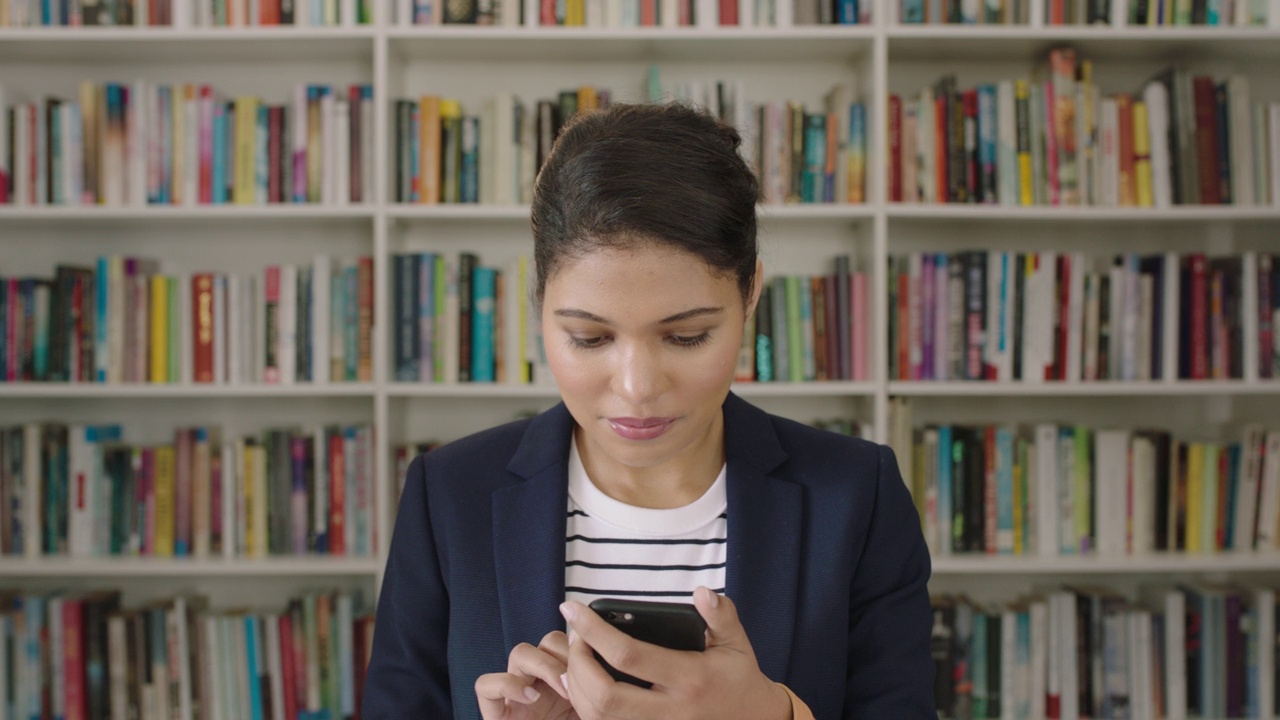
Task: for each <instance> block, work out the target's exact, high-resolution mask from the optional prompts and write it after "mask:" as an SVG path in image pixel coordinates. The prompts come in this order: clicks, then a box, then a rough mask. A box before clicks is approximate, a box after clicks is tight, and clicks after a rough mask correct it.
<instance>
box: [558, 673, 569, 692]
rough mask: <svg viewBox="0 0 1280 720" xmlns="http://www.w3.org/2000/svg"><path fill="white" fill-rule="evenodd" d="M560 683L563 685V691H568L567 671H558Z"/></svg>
mask: <svg viewBox="0 0 1280 720" xmlns="http://www.w3.org/2000/svg"><path fill="white" fill-rule="evenodd" d="M560 684H561V685H563V686H564V691H565V692H569V673H560Z"/></svg>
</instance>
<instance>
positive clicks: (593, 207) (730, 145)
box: [532, 104, 760, 305]
mask: <svg viewBox="0 0 1280 720" xmlns="http://www.w3.org/2000/svg"><path fill="white" fill-rule="evenodd" d="M741 144H742V139H741V137H740V136H739V135H738V131H737V130H735V129H733V128H732V127H730V126H728V125H726V124H724V123H721V122H720V121H718V120H716V119H715V118H713V117H711V116H710V115H708V114H706V113H704V112H702V111H700V110H698V109H695V108H693V107H689V106H686V105H680V104H672V105H628V104H615V105H611V106H609V107H608V108H607V109H604V110H598V111H594V112H587V113H583V114H580V115H578V116H576V117H575V118H574V119H573V120H572V121H571V122H570V123H569V124H567V125H566V126H565V127H564V129H563V130H562V131H561V133H560V137H559V138H558V139H557V140H556V143H555V145H554V146H553V147H552V150H551V153H550V155H549V156H548V157H547V160H546V162H545V164H544V165H543V166H542V169H541V170H540V171H539V173H538V178H537V183H536V185H535V187H534V191H533V215H532V221H533V245H534V261H535V263H536V266H537V285H536V286H535V298H536V300H537V303H538V304H539V305H541V304H542V298H543V294H544V292H545V290H546V282H547V278H548V277H550V276H551V274H552V273H554V272H555V271H556V269H557V267H558V266H559V263H560V262H561V261H562V260H564V259H572V258H575V257H581V256H582V255H584V254H586V253H588V252H590V251H591V250H595V249H598V248H603V247H614V248H616V247H626V246H629V245H632V244H634V243H646V242H653V243H660V244H665V245H670V246H672V247H675V248H678V249H680V250H684V251H686V252H689V253H692V254H694V255H697V256H698V257H700V258H702V259H703V260H704V261H706V263H707V265H708V266H709V267H710V268H711V269H712V270H713V271H718V272H722V273H725V274H727V275H733V276H734V277H735V278H736V279H737V281H738V289H739V291H740V292H741V294H742V298H743V301H744V303H745V302H746V300H747V299H748V298H750V296H751V285H752V281H753V279H754V277H755V271H756V255H757V247H756V200H757V198H758V197H759V192H760V189H759V188H760V186H759V183H758V182H757V180H756V177H755V175H754V174H753V173H752V172H751V169H750V168H749V167H748V166H747V163H746V162H745V161H744V160H743V158H742V156H741V155H739V154H738V147H739V145H741Z"/></svg>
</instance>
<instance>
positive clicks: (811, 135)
mask: <svg viewBox="0 0 1280 720" xmlns="http://www.w3.org/2000/svg"><path fill="white" fill-rule="evenodd" d="M847 95H848V91H847V88H845V87H844V86H837V87H835V88H833V89H832V91H831V92H830V93H828V95H827V96H826V98H825V99H824V102H823V105H822V107H821V108H818V107H807V106H806V105H804V104H803V103H798V102H790V101H787V102H773V101H769V102H763V103H755V102H751V101H750V100H749V99H748V98H747V94H746V89H745V87H744V84H743V83H742V82H741V81H737V82H714V83H702V82H686V83H679V84H676V85H673V86H668V87H663V86H662V85H661V82H660V79H659V73H658V70H657V68H656V67H651V68H650V72H649V75H648V78H647V80H646V90H645V92H644V97H647V98H648V99H649V101H651V102H665V101H675V102H683V103H688V104H691V105H693V106H695V107H699V108H702V109H704V110H705V111H706V112H708V113H710V114H711V115H713V116H715V117H717V118H718V119H720V120H722V121H724V122H726V123H728V124H730V125H733V126H734V127H736V128H737V129H738V131H739V134H740V135H741V136H742V139H743V144H742V147H741V152H742V154H743V157H744V158H745V159H746V160H747V161H748V163H749V164H750V165H751V167H752V169H753V170H755V171H756V175H757V177H758V178H760V185H761V202H764V203H768V204H782V203H832V202H841V203H843V202H850V203H861V202H865V201H866V132H867V131H866V112H865V107H864V106H863V104H862V103H850V102H849V101H848V99H847ZM613 96H614V93H613V92H612V91H610V90H607V89H602V88H595V87H592V86H584V87H580V88H577V89H574V90H565V91H562V92H560V93H559V94H558V95H557V97H556V98H555V99H544V100H538V101H536V102H534V103H528V104H526V102H525V101H523V100H521V99H519V98H517V97H516V96H514V95H512V94H510V93H504V94H501V95H497V96H494V97H491V98H489V99H487V100H485V101H484V103H483V106H482V108H481V109H480V112H479V113H478V114H474V113H472V114H468V113H467V112H466V110H465V109H464V108H463V107H462V105H461V103H459V102H458V101H457V100H453V99H449V98H442V97H438V96H431V95H428V96H423V97H421V98H419V99H417V100H409V99H404V100H399V101H397V102H396V107H395V143H396V145H395V147H396V158H397V161H396V171H395V188H394V191H395V198H396V200H397V201H398V202H406V203H427V204H434V203H476V202H478V203H486V204H488V203H496V204H500V205H501V204H513V203H526V204H527V203H528V202H530V200H531V198H532V194H533V180H534V177H535V175H536V174H537V171H538V168H540V167H541V166H542V163H543V162H544V161H545V159H546V157H547V155H548V153H549V152H550V150H551V146H552V143H554V142H555V139H556V137H557V136H558V135H559V133H560V129H561V128H562V127H564V125H565V124H566V123H567V122H568V121H569V120H570V119H571V118H572V117H573V116H574V114H576V113H578V112H589V111H591V110H596V109H601V108H605V107H608V105H609V104H610V102H611V101H612V98H613Z"/></svg>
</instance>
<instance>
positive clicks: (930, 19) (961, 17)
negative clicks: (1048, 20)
mask: <svg viewBox="0 0 1280 720" xmlns="http://www.w3.org/2000/svg"><path fill="white" fill-rule="evenodd" d="M1037 2H1041V4H1042V5H1043V1H1042V0H993V1H992V2H983V3H981V4H979V3H973V2H962V0H898V3H897V5H898V17H899V18H900V20H899V22H901V23H903V24H904V25H919V24H926V25H942V24H947V23H952V24H963V25H1027V24H1028V23H1030V21H1031V16H1030V13H1031V6H1032V5H1035V4H1037Z"/></svg>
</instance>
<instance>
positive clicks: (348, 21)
mask: <svg viewBox="0 0 1280 720" xmlns="http://www.w3.org/2000/svg"><path fill="white" fill-rule="evenodd" d="M341 14H342V17H341V21H342V26H343V27H355V26H356V0H342V11H341ZM276 717H282V716H280V715H277V716H276Z"/></svg>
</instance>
